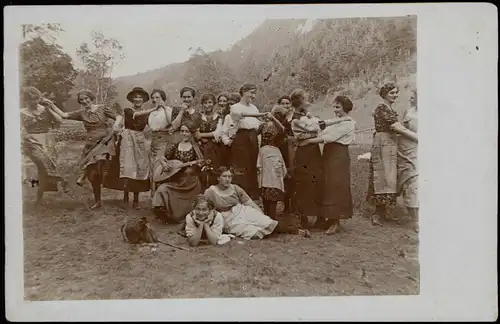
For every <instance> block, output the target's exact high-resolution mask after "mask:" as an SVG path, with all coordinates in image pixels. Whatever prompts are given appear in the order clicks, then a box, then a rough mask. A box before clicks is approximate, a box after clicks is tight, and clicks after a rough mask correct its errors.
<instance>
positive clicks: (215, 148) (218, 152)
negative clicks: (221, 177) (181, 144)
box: [200, 140, 227, 189]
mask: <svg viewBox="0 0 500 324" xmlns="http://www.w3.org/2000/svg"><path fill="white" fill-rule="evenodd" d="M226 147H227V146H223V144H221V143H217V142H214V141H213V140H207V141H202V142H201V145H200V149H201V151H202V153H203V158H204V159H205V160H210V161H211V166H212V167H213V168H214V170H217V168H219V167H220V166H222V165H223V164H222V161H223V159H224V158H225V156H224V153H225V148H226ZM201 180H202V185H203V188H204V189H207V188H208V187H210V186H211V185H215V184H217V176H216V175H215V173H208V174H207V175H205V174H204V175H202V177H201Z"/></svg>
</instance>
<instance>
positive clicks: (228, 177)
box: [219, 171, 233, 187]
mask: <svg viewBox="0 0 500 324" xmlns="http://www.w3.org/2000/svg"><path fill="white" fill-rule="evenodd" d="M231 181H233V174H232V173H231V171H224V172H222V174H221V175H220V176H219V184H220V185H221V186H223V187H229V185H230V184H231Z"/></svg>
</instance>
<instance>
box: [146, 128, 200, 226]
mask: <svg viewBox="0 0 500 324" xmlns="http://www.w3.org/2000/svg"><path fill="white" fill-rule="evenodd" d="M193 132H194V129H193V128H192V126H191V125H190V124H187V123H185V124H183V125H181V127H180V134H181V136H182V141H181V142H180V143H178V144H176V145H173V146H171V147H170V148H169V149H168V150H167V152H166V154H165V156H164V158H163V159H161V160H160V163H161V164H162V166H163V170H164V171H165V172H170V171H172V166H171V165H170V164H169V163H168V161H169V160H177V161H180V162H182V163H184V164H185V165H186V166H185V167H183V168H181V169H180V171H179V172H178V173H176V174H174V175H173V176H171V177H170V178H168V179H165V180H163V181H160V182H157V183H156V187H157V189H156V191H155V193H154V196H153V208H154V211H155V214H156V216H157V217H158V218H160V219H161V220H163V221H164V222H165V223H177V224H179V223H183V222H184V219H185V217H186V215H187V214H188V213H189V212H190V211H191V208H192V203H193V201H194V200H195V199H196V196H197V195H199V194H200V193H201V191H202V189H201V184H200V180H199V176H198V175H199V170H198V166H197V165H196V164H197V161H198V160H201V159H203V155H202V154H201V151H200V149H199V148H198V146H197V145H196V143H195V142H194V141H193Z"/></svg>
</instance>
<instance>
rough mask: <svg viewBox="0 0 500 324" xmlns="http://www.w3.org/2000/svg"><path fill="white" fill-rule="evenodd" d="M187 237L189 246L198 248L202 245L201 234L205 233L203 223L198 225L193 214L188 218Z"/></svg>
mask: <svg viewBox="0 0 500 324" xmlns="http://www.w3.org/2000/svg"><path fill="white" fill-rule="evenodd" d="M185 229H186V236H187V237H188V242H189V245H191V246H196V245H198V244H200V239H201V234H202V233H203V222H201V223H200V224H196V222H195V221H194V219H193V216H192V213H189V214H188V215H187V216H186V227H185Z"/></svg>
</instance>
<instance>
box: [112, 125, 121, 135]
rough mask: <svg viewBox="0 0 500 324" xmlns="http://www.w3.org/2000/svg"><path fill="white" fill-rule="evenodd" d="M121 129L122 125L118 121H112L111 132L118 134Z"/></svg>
mask: <svg viewBox="0 0 500 324" xmlns="http://www.w3.org/2000/svg"><path fill="white" fill-rule="evenodd" d="M121 131H122V126H121V125H120V123H114V124H113V133H115V134H118V133H120V132H121Z"/></svg>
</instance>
